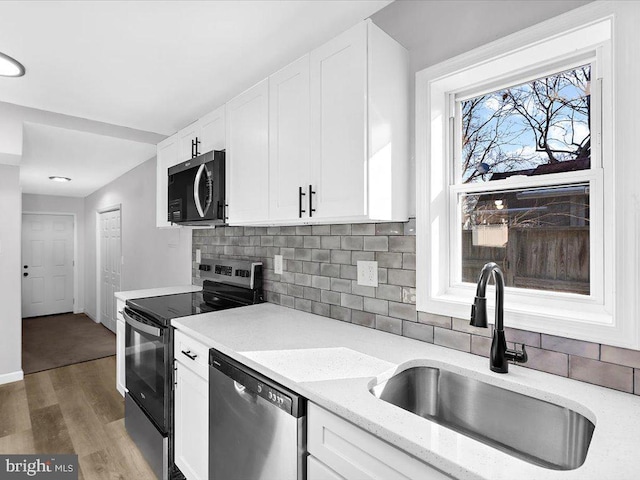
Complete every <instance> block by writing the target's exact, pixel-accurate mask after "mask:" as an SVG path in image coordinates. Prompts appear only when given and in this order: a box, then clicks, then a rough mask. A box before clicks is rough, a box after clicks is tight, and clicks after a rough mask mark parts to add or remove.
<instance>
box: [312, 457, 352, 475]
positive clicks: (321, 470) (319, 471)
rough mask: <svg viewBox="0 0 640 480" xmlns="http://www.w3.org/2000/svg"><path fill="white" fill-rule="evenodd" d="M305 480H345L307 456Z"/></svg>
mask: <svg viewBox="0 0 640 480" xmlns="http://www.w3.org/2000/svg"><path fill="white" fill-rule="evenodd" d="M307 480H345V478H344V477H342V476H340V475H338V474H337V473H336V472H334V471H333V470H331V469H330V468H329V467H327V466H326V465H325V464H324V463H321V462H319V461H318V460H317V459H316V458H315V457H312V456H311V455H309V456H308V457H307Z"/></svg>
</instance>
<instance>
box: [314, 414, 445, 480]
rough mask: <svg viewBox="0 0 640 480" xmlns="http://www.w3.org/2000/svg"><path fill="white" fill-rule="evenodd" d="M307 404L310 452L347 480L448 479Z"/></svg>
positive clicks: (341, 420) (399, 451) (403, 453)
mask: <svg viewBox="0 0 640 480" xmlns="http://www.w3.org/2000/svg"><path fill="white" fill-rule="evenodd" d="M308 407H309V408H308V412H307V448H308V450H309V454H310V455H313V456H314V457H315V458H316V459H317V460H318V461H319V462H321V463H322V464H324V466H326V467H328V468H330V469H331V470H332V471H333V472H335V473H337V474H338V475H341V476H342V477H344V478H345V479H346V480H451V477H449V476H448V475H445V474H444V473H442V472H440V471H439V470H436V469H434V468H433V467H431V466H430V465H427V464H426V463H423V462H421V461H420V460H418V459H417V458H415V457H412V456H411V455H409V454H407V453H405V452H403V451H402V450H399V449H397V448H395V447H393V446H391V445H389V444H388V443H386V442H385V441H383V440H381V439H379V438H378V437H376V436H374V435H372V434H370V433H369V432H366V431H364V430H362V429H361V428H359V427H356V426H355V425H354V424H352V423H349V422H348V421H346V420H344V419H342V418H340V417H338V416H336V415H334V414H333V413H330V412H328V411H326V410H324V409H322V408H320V407H318V406H317V405H315V404H313V403H309V404H308ZM329 478H331V477H329Z"/></svg>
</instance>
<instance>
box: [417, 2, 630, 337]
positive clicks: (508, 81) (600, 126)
mask: <svg viewBox="0 0 640 480" xmlns="http://www.w3.org/2000/svg"><path fill="white" fill-rule="evenodd" d="M613 13H614V12H613V11H612V8H611V6H610V5H606V4H605V5H602V4H599V3H598V2H596V4H594V5H588V6H586V7H583V8H581V9H576V10H573V11H571V12H569V13H568V14H565V15H562V16H560V17H556V18H554V19H552V20H549V21H547V22H544V23H542V24H539V25H536V26H534V27H531V28H529V29H527V30H524V31H521V32H518V33H516V34H513V35H510V36H508V37H506V38H504V39H501V40H499V41H496V42H493V43H491V44H489V45H487V46H485V47H481V48H478V49H476V50H473V51H471V52H469V53H467V54H464V55H461V56H458V57H455V58H453V59H451V60H448V61H446V62H443V63H441V64H438V65H435V66H433V67H429V68H427V69H425V70H422V71H420V72H418V73H417V75H416V192H417V195H416V197H417V206H416V207H417V209H416V213H417V218H416V221H417V246H416V250H417V251H416V253H417V262H418V265H421V266H424V268H420V269H418V270H417V279H416V281H417V309H418V310H419V311H423V312H428V313H434V314H438V315H445V316H452V317H456V318H469V314H470V309H471V303H472V301H473V297H474V295H475V285H474V284H470V283H462V282H460V281H457V282H456V281H455V275H452V272H453V271H457V270H454V269H459V268H460V262H461V259H459V258H458V257H456V255H458V256H459V242H456V241H454V239H455V238H456V235H459V231H460V225H461V223H460V222H459V219H460V217H459V208H458V205H457V199H458V193H459V192H460V190H464V191H467V192H468V191H470V190H473V189H477V190H478V191H484V190H486V189H487V185H486V183H487V182H484V183H485V185H482V184H479V185H477V187H476V186H475V185H474V186H469V185H465V186H464V187H457V186H455V178H456V177H455V176H454V174H455V161H453V160H452V159H453V154H455V153H454V152H453V151H452V150H453V149H458V150H459V146H456V143H454V141H453V138H452V137H453V136H454V135H452V134H451V132H452V127H454V125H453V123H452V122H451V120H450V118H451V116H452V115H451V114H452V108H453V106H454V105H453V103H452V102H453V100H452V99H453V98H455V95H456V94H458V95H459V96H462V95H471V96H476V95H479V94H481V93H482V91H483V90H482V89H483V88H484V91H485V92H490V91H495V90H498V89H500V88H502V87H504V86H508V85H514V84H516V83H518V82H517V81H514V79H518V78H524V77H529V78H532V76H533V77H535V76H537V77H542V76H545V72H547V73H553V72H554V71H556V72H557V71H560V70H562V69H564V66H566V65H569V66H571V65H578V64H580V63H581V62H582V63H583V64H584V63H589V62H590V59H592V58H595V64H594V65H595V71H592V81H591V85H592V89H591V91H592V125H591V137H592V166H591V169H589V170H584V171H580V172H565V173H558V174H553V179H552V180H551V176H548V177H550V178H549V179H550V180H551V182H553V183H554V184H556V185H557V184H564V183H577V182H588V183H589V184H590V187H591V192H590V237H591V248H590V250H591V251H590V254H591V262H590V269H591V270H590V279H591V293H590V295H579V294H572V293H566V292H552V291H551V292H549V291H540V290H527V289H522V288H513V287H507V288H506V293H505V323H506V325H507V326H511V327H514V328H521V329H525V330H530V331H536V332H542V333H548V334H553V335H559V336H563V337H570V338H576V339H581V340H587V341H593V342H597V343H605V344H611V345H618V346H623V347H627V348H636V349H637V348H639V347H640V334H639V333H640V329H639V327H638V324H640V321H638V320H636V318H637V317H638V315H637V312H638V308H637V303H638V302H637V301H636V298H635V297H637V296H638V292H637V290H636V293H635V295H634V297H633V299H631V300H630V299H629V298H628V297H627V298H626V299H625V298H624V292H626V293H628V292H629V291H630V290H631V291H633V288H635V287H637V286H638V285H639V283H640V282H638V277H639V275H638V271H639V269H638V267H637V263H630V262H633V261H634V260H635V262H637V261H638V255H637V252H632V253H630V254H629V255H627V257H628V258H629V262H620V258H621V255H620V253H621V252H622V251H624V250H623V249H624V248H628V246H629V238H628V237H627V238H623V237H624V235H621V234H620V232H621V231H622V230H621V229H622V228H623V227H624V228H627V226H630V225H635V228H634V229H633V232H634V234H635V237H634V238H633V239H632V243H633V245H634V246H636V247H637V246H638V245H640V240H639V239H640V234H639V233H638V226H637V222H638V219H640V214H638V213H635V212H634V214H632V215H631V216H629V215H627V216H626V218H623V217H621V215H620V210H621V209H620V205H621V201H622V202H626V201H628V199H629V197H632V198H636V194H634V191H635V192H637V191H638V190H639V189H638V188H637V187H635V186H634V187H633V189H630V188H629V185H630V184H629V182H628V180H627V181H623V178H624V177H623V176H620V174H621V173H624V171H625V170H627V168H626V166H625V168H620V165H621V164H620V162H624V161H625V160H624V159H623V158H622V157H621V156H620V154H621V152H622V149H621V148H620V147H619V143H620V140H619V137H618V136H614V131H615V132H616V133H617V131H616V129H614V120H616V119H617V118H618V117H619V116H620V115H619V113H618V111H621V110H623V109H625V104H624V103H622V102H621V103H619V104H615V103H614V101H616V100H617V98H616V97H615V96H614V88H613V87H614V85H616V86H617V85H618V84H617V83H616V82H618V81H620V79H621V78H626V80H627V81H628V80H629V78H631V77H630V75H627V74H628V73H629V72H627V71H625V68H626V67H624V66H622V65H614V58H615V50H614V40H615V34H616V32H615V30H614V17H615V16H614V15H613ZM627 28H628V27H627ZM626 35H627V36H631V35H632V34H631V33H630V32H628V33H626ZM627 41H630V38H627ZM636 41H637V40H636ZM585 59H586V60H585ZM614 67H615V68H614ZM614 75H615V78H614ZM596 79H600V80H596ZM635 82H637V79H636V80H635ZM478 92H480V93H478ZM599 96H600V98H598V97H599ZM600 105H602V106H603V108H601V109H600ZM629 109H630V110H631V107H629ZM627 113H628V114H629V115H635V112H627ZM453 130H455V128H453ZM627 148H629V147H627ZM630 152H631V150H630V149H628V150H627V153H630ZM459 153H460V152H459V151H458V155H459ZM616 154H618V156H617V157H616ZM636 158H637V153H636V154H635V155H633V156H632V157H631V159H629V160H630V161H636V160H633V159H636ZM458 159H459V157H458ZM629 160H627V161H629ZM458 161H459V160H458ZM624 165H626V164H624ZM545 177H547V176H545ZM637 182H640V178H639V179H636V183H637ZM539 184H540V179H539V178H537V179H535V178H530V177H529V178H507V179H504V180H498V181H493V182H491V188H492V189H493V187H502V188H505V189H513V188H522V187H531V186H533V185H539ZM636 202H637V201H636ZM616 227H618V230H616ZM624 245H626V246H624ZM627 251H628V250H627ZM622 285H625V288H616V286H618V287H620V286H622ZM626 287H630V288H626ZM487 296H488V297H489V306H490V310H491V311H490V314H489V316H490V321H492V319H493V309H492V307H491V305H492V303H493V290H490V291H489V292H488V294H487Z"/></svg>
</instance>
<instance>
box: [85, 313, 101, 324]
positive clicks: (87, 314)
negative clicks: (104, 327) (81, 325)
mask: <svg viewBox="0 0 640 480" xmlns="http://www.w3.org/2000/svg"><path fill="white" fill-rule="evenodd" d="M84 314H85V315H86V316H87V317H89V318H90V319H91V320H93V321H94V322H96V323H100V322H99V321H98V319H97V318H96V317H94V316H93V315H91V314H90V313H89V312H84Z"/></svg>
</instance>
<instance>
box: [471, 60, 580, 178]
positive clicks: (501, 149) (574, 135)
mask: <svg viewBox="0 0 640 480" xmlns="http://www.w3.org/2000/svg"><path fill="white" fill-rule="evenodd" d="M590 90H591V65H590V64H587V65H582V66H580V67H577V68H574V69H571V70H566V71H563V72H560V73H556V74H553V75H550V76H547V77H543V78H539V79H536V80H533V81H530V82H527V83H522V84H520V85H516V86H512V87H508V88H505V89H502V90H499V91H496V92H492V93H488V94H485V95H480V96H477V97H474V98H470V99H468V100H464V101H461V102H460V105H459V107H460V111H461V121H462V126H461V141H462V145H461V147H462V148H461V153H462V155H461V162H462V164H461V170H460V174H461V177H462V178H461V183H477V182H486V181H491V180H499V179H504V178H507V177H510V176H513V175H525V176H532V175H545V174H550V173H558V172H567V171H574V170H586V169H589V168H590V165H591V131H590V115H591V93H590Z"/></svg>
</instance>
